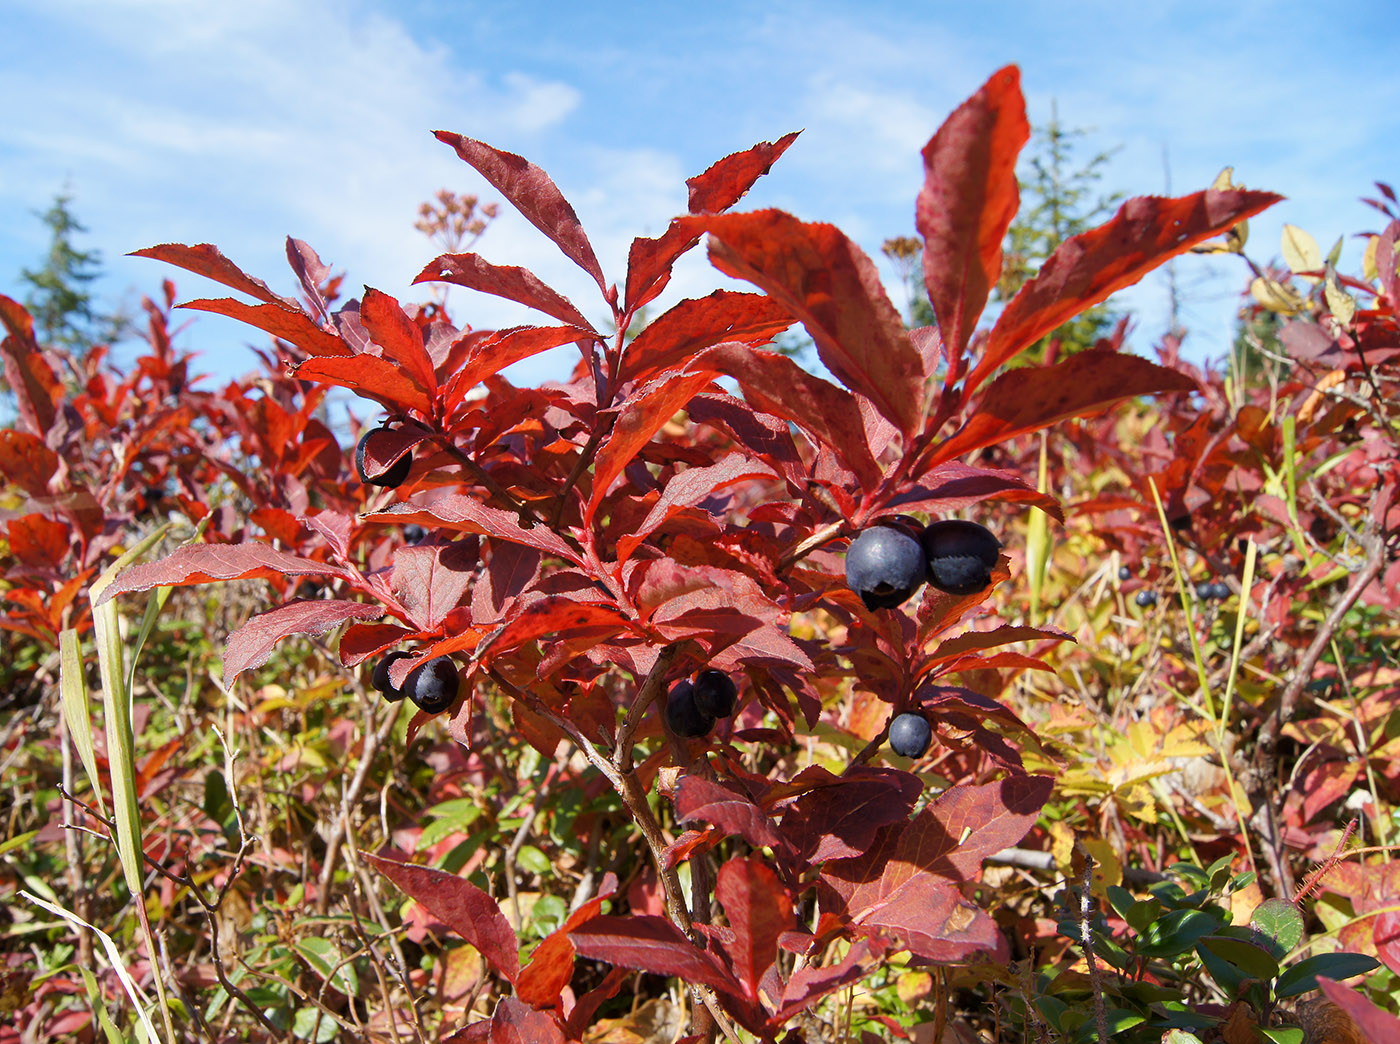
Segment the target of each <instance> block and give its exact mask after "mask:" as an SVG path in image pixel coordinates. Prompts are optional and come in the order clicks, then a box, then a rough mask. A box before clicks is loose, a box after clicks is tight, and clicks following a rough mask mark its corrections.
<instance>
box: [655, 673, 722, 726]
mask: <svg viewBox="0 0 1400 1044" xmlns="http://www.w3.org/2000/svg"><path fill="white" fill-rule="evenodd" d="M714 724H715V719H714V718H713V717H711V716H709V715H707V714H704V713H702V712H701V710H700V708H699V707H697V706H696V705H695V686H694V685H692V684H691V683H690V682H688V681H680V682H677V683H676V684H675V685H673V686H672V687H671V692H670V694H669V695H668V696H667V697H666V726H667V727H668V728H669V729H670V730H671V731H672V732H673V733H675V734H676V735H677V736H679V737H681V738H682V739H694V738H696V737H699V736H703V735H705V734H706V733H708V732H709V731H710V729H711V728H713V727H714Z"/></svg>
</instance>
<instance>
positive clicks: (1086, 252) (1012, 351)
mask: <svg viewBox="0 0 1400 1044" xmlns="http://www.w3.org/2000/svg"><path fill="white" fill-rule="evenodd" d="M1282 198H1283V197H1282V196H1276V195H1274V194H1273V193H1272V192H1253V191H1246V190H1244V189H1230V190H1220V189H1207V190H1206V191H1204V192H1196V193H1193V194H1192V195H1190V196H1181V197H1179V198H1176V199H1163V198H1161V197H1157V196H1140V197H1138V198H1136V199H1130V200H1128V201H1127V202H1126V203H1124V204H1123V206H1122V207H1120V208H1119V210H1118V213H1117V214H1115V215H1114V216H1113V218H1112V219H1111V220H1109V221H1108V222H1106V223H1105V224H1102V225H1100V226H1099V227H1098V228H1092V229H1090V230H1089V231H1087V232H1081V233H1080V234H1079V235H1077V236H1074V237H1073V238H1071V239H1068V240H1066V241H1065V242H1063V243H1061V244H1060V246H1059V247H1057V248H1056V250H1055V252H1054V253H1053V254H1051V255H1050V257H1049V258H1047V259H1046V261H1045V263H1044V264H1043V265H1041V266H1040V272H1039V273H1038V274H1037V275H1036V276H1035V278H1034V279H1032V280H1031V281H1030V282H1028V283H1026V285H1025V286H1023V287H1021V290H1020V292H1019V293H1017V294H1016V296H1015V297H1014V298H1012V300H1011V303H1010V304H1008V305H1007V306H1006V308H1005V309H1004V310H1003V311H1002V313H1001V317H1000V318H999V319H998V320H997V323H996V326H994V327H993V328H992V333H991V336H990V337H989V338H988V340H987V347H986V349H985V350H984V351H983V353H982V358H981V360H980V361H979V362H978V364H977V367H976V369H974V370H973V371H972V374H971V376H969V377H968V379H967V387H968V388H969V389H972V388H976V387H977V386H978V385H979V384H981V383H982V381H984V380H986V379H987V378H988V377H989V376H991V374H992V373H993V372H994V371H995V370H996V369H997V368H998V367H1000V366H1001V365H1002V364H1003V363H1005V362H1006V361H1007V360H1008V359H1010V358H1012V357H1013V356H1015V355H1016V354H1017V353H1018V352H1020V351H1022V350H1023V349H1025V348H1028V347H1030V346H1031V345H1032V344H1034V343H1035V342H1036V341H1038V340H1039V339H1040V338H1042V337H1044V336H1045V335H1046V334H1047V333H1049V332H1050V331H1051V330H1053V329H1055V327H1057V326H1059V325H1060V324H1061V323H1063V322H1065V320H1067V319H1069V318H1071V317H1073V316H1075V315H1078V314H1079V313H1080V312H1082V311H1084V309H1086V308H1088V307H1090V306H1091V305H1096V304H1098V303H1099V302H1100V301H1102V300H1104V299H1105V298H1107V297H1108V295H1109V294H1111V293H1113V292H1114V291H1115V290H1121V289H1122V288H1123V287H1125V286H1131V285H1132V284H1133V283H1136V282H1137V281H1138V280H1139V279H1141V278H1142V277H1143V276H1145V275H1146V274H1147V273H1148V272H1150V271H1152V270H1153V269H1154V268H1156V267H1157V266H1158V265H1161V264H1163V263H1165V262H1167V261H1169V260H1171V259H1172V258H1173V257H1175V256H1176V255H1177V254H1181V253H1185V252H1186V251H1187V250H1190V249H1191V247H1193V246H1195V245H1196V244H1197V243H1200V242H1202V241H1204V240H1206V239H1209V238H1210V237H1211V236H1214V235H1219V234H1220V233H1221V232H1226V231H1228V230H1229V229H1231V228H1233V227H1234V226H1235V225H1236V224H1238V223H1239V222H1240V221H1242V220H1243V219H1245V218H1247V217H1249V216H1251V215H1253V214H1257V213H1259V212H1260V211H1261V210H1263V209H1264V208H1265V207H1269V206H1272V205H1273V204H1274V203H1277V202H1278V201H1279V200H1280V199H1282Z"/></svg>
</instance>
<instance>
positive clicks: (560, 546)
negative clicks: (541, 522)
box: [362, 493, 578, 562]
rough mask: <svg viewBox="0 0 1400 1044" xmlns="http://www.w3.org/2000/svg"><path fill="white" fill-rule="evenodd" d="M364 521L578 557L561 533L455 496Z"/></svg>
mask: <svg viewBox="0 0 1400 1044" xmlns="http://www.w3.org/2000/svg"><path fill="white" fill-rule="evenodd" d="M362 521H365V522H388V523H390V524H392V525H406V524H407V523H409V522H416V523H418V524H419V525H421V526H428V527H436V528H444V527H446V528H449V529H456V530H458V531H459V532H463V533H479V534H481V535H482V536H492V537H496V538H498V539H500V540H509V541H510V542H512V543H515V544H526V545H528V546H529V547H537V548H539V549H540V550H541V551H544V552H546V553H547V554H551V555H554V556H556V557H558V558H566V559H568V560H569V561H571V562H577V561H578V557H577V556H576V555H575V554H574V552H573V550H572V549H571V548H570V547H569V545H568V544H566V543H564V541H563V539H562V538H561V537H560V536H559V534H557V533H555V532H554V531H553V530H551V529H546V528H545V527H544V526H533V527H531V528H530V529H526V528H525V527H524V526H522V525H521V524H520V518H519V516H517V515H516V514H515V513H514V512H511V511H502V510H501V509H500V508H493V507H489V506H487V505H486V504H483V503H481V502H480V501H479V500H475V499H473V498H472V497H469V496H465V495H463V494H460V493H452V494H448V495H447V496H443V497H440V498H439V499H437V500H434V501H433V502H432V503H431V504H423V505H419V504H395V505H393V506H392V507H389V508H386V509H385V510H383V511H372V512H369V513H368V514H366V515H364V516H363V518H362Z"/></svg>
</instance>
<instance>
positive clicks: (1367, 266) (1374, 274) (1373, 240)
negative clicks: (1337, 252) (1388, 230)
mask: <svg viewBox="0 0 1400 1044" xmlns="http://www.w3.org/2000/svg"><path fill="white" fill-rule="evenodd" d="M1380 241H1381V237H1380V236H1367V237H1366V253H1365V255H1364V256H1363V257H1362V258H1361V276H1362V278H1363V279H1365V280H1366V282H1368V283H1374V282H1375V281H1376V280H1377V279H1379V278H1380V275H1381V270H1380V268H1378V267H1377V265H1376V244H1377V243H1379V242H1380Z"/></svg>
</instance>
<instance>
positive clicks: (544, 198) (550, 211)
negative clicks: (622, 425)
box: [433, 131, 608, 326]
mask: <svg viewBox="0 0 1400 1044" xmlns="http://www.w3.org/2000/svg"><path fill="white" fill-rule="evenodd" d="M433 134H434V136H435V137H436V138H437V139H438V141H441V142H443V143H444V144H447V145H451V146H452V147H453V148H454V149H456V150H457V155H458V156H461V157H462V159H464V160H466V161H467V162H468V163H470V164H471V165H472V166H473V167H475V168H476V169H477V171H478V172H479V173H480V174H481V176H482V177H483V178H485V179H486V180H487V181H489V182H490V183H491V184H492V185H494V186H495V187H496V190H497V191H498V192H500V193H501V195H503V196H505V197H506V199H507V200H509V201H510V204H511V205H512V206H513V207H515V209H516V210H518V211H520V213H521V214H523V215H525V218H526V219H527V220H528V221H529V222H530V224H532V225H534V226H535V227H536V228H537V229H539V230H540V231H541V232H543V233H544V234H545V235H546V236H548V237H549V238H550V239H552V240H554V242H555V243H556V244H557V245H558V247H559V249H560V250H562V251H563V252H564V254H565V256H567V257H568V258H569V259H570V260H571V261H573V262H574V263H575V264H576V265H578V266H579V267H580V268H582V269H583V270H584V271H585V272H587V273H588V274H589V275H591V276H592V277H593V278H594V279H595V280H597V283H598V289H599V290H602V291H603V292H604V293H606V292H607V289H608V287H607V282H606V281H605V280H604V279H603V270H602V269H601V268H599V267H598V259H597V258H596V257H595V256H594V255H593V247H592V245H591V244H590V243H589V242H588V236H586V235H585V234H584V231H583V226H582V225H581V224H579V220H578V215H577V214H576V213H574V208H573V207H572V206H570V205H569V201H568V200H566V199H565V198H564V194H563V193H562V192H560V191H559V187H558V186H557V185H555V184H554V182H553V181H552V180H550V177H549V175H548V174H546V173H545V172H544V171H543V170H541V169H540V168H539V167H537V166H535V165H534V164H533V163H531V162H530V161H529V160H526V159H524V158H523V157H520V156H517V155H515V154H514V153H513V152H503V151H502V150H500V149H495V148H492V147H491V146H490V145H487V144H486V143H485V142H480V141H476V140H475V139H473V138H466V137H463V136H462V135H460V134H453V133H451V132H450V131H434V132H433ZM580 325H584V326H586V325H587V324H586V323H581V324H580Z"/></svg>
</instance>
